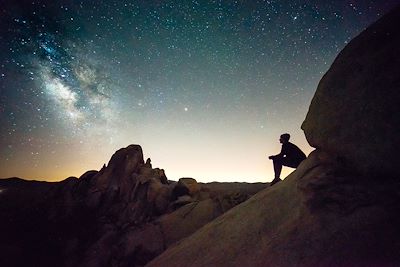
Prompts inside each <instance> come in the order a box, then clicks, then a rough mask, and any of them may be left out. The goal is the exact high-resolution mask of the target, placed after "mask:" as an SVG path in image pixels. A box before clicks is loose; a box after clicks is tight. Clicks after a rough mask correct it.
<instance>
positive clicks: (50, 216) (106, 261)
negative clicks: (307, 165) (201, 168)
mask: <svg viewBox="0 0 400 267" xmlns="http://www.w3.org/2000/svg"><path fill="white" fill-rule="evenodd" d="M265 186H266V184H245V183H243V184H240V186H238V185H237V184H234V186H233V187H231V186H230V184H229V183H221V184H219V183H212V184H199V183H197V181H196V180H195V179H192V178H182V179H180V180H179V181H178V182H173V181H168V179H167V177H166V175H165V172H164V170H162V169H158V168H154V169H153V168H152V165H151V160H150V159H148V160H146V162H144V161H143V152H142V148H141V147H140V146H139V145H130V146H128V147H126V148H122V149H120V150H118V151H117V152H115V154H114V155H113V156H112V157H111V159H110V161H109V163H108V164H107V165H104V166H103V168H102V169H101V170H100V171H95V170H93V171H87V172H86V173H84V174H83V175H82V176H81V177H80V178H79V179H78V178H76V177H69V178H67V179H65V180H63V181H61V182H56V183H49V182H37V181H25V180H22V179H19V178H10V179H3V180H0V218H2V219H1V221H0V236H1V238H0V251H1V252H2V253H3V255H6V256H2V257H0V266H26V265H27V264H28V265H31V266H143V265H144V264H146V263H147V262H148V261H150V260H151V259H153V258H154V257H156V256H157V255H159V254H160V253H162V252H163V251H164V250H165V249H167V248H168V247H169V246H171V245H172V244H174V243H175V242H177V241H179V240H181V239H182V238H184V237H186V236H188V235H190V234H192V233H194V232H195V231H196V230H197V229H199V228H200V227H202V226H203V225H205V224H207V223H208V222H210V221H211V220H213V219H214V218H216V217H218V216H219V215H221V214H222V213H224V212H225V211H227V210H229V209H230V208H232V207H233V206H235V205H237V204H239V203H241V202H243V201H245V200H247V199H248V198H249V197H250V196H251V195H253V194H255V193H256V192H258V191H260V190H261V189H263V188H265ZM214 188H216V189H215V190H214ZM178 192H179V193H178ZM238 196H239V197H238Z"/></svg>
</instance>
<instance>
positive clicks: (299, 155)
mask: <svg viewBox="0 0 400 267" xmlns="http://www.w3.org/2000/svg"><path fill="white" fill-rule="evenodd" d="M282 151H283V152H284V156H285V157H286V158H287V160H288V161H289V162H291V163H293V164H291V165H294V166H293V167H292V166H288V167H292V168H296V167H297V166H298V165H299V164H300V162H302V161H303V160H305V159H306V154H304V153H303V151H301V150H300V148H298V146H296V145H295V144H293V143H291V142H287V143H283V144H282Z"/></svg>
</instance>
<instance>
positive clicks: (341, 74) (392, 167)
mask: <svg viewBox="0 0 400 267" xmlns="http://www.w3.org/2000/svg"><path fill="white" fill-rule="evenodd" d="M398 25H400V15H399V8H397V10H394V11H392V12H391V13H390V14H388V15H386V16H384V17H383V18H382V19H380V20H379V21H377V22H376V23H375V24H373V25H372V26H370V27H369V28H368V29H367V30H365V31H364V32H362V33H361V34H360V35H359V36H357V37H356V38H354V40H352V41H351V42H350V43H349V44H348V45H347V46H346V47H345V48H344V49H343V50H342V51H341V52H340V54H339V56H338V57H337V58H336V59H335V61H334V63H333V64H332V66H331V68H330V69H329V70H328V72H327V73H326V74H325V75H324V77H323V78H322V79H321V81H320V83H319V85H318V88H317V91H316V93H315V95H314V98H313V100H312V102H311V105H310V108H309V111H308V114H307V117H306V119H305V121H304V122H303V125H302V129H303V130H304V133H305V135H306V138H307V140H308V142H309V143H310V145H311V146H313V147H315V148H321V149H324V150H326V151H329V152H330V153H332V154H336V155H337V156H339V157H341V158H342V159H343V160H344V161H345V163H346V164H347V165H348V166H351V168H353V169H354V170H357V171H360V172H362V173H363V174H365V175H368V176H371V175H374V174H376V175H381V174H382V175H387V176H397V177H398V176H399V174H400V168H398V166H399V165H400V157H399V156H398V154H399V151H400V142H399V141H398V138H399V137H398V135H399V132H400V116H399V114H400V70H399V66H400V51H399V47H400V28H399V27H398Z"/></svg>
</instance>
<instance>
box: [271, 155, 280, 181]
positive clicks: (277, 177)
mask: <svg viewBox="0 0 400 267" xmlns="http://www.w3.org/2000/svg"><path fill="white" fill-rule="evenodd" d="M273 163H274V172H275V178H274V180H272V182H271V183H270V185H271V186H272V185H274V184H276V183H277V182H280V181H281V179H280V176H281V171H282V158H274V159H273Z"/></svg>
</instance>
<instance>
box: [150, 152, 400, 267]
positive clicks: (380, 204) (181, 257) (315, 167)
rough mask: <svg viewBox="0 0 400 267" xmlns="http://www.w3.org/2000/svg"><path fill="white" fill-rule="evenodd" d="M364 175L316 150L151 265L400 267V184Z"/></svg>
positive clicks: (173, 246) (174, 245)
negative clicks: (384, 182) (368, 179)
mask: <svg viewBox="0 0 400 267" xmlns="http://www.w3.org/2000/svg"><path fill="white" fill-rule="evenodd" d="M359 178H360V177H358V176H354V175H353V174H352V173H348V172H347V171H346V170H344V169H342V163H341V161H340V160H338V159H337V157H335V156H331V155H329V154H328V153H325V152H323V151H320V150H316V151H314V152H313V153H311V155H310V156H309V157H308V158H307V159H306V160H304V161H303V162H302V163H301V164H300V166H299V167H298V168H297V170H296V171H295V172H293V173H292V174H290V175H289V176H288V177H287V178H286V179H285V180H284V181H282V182H280V183H278V184H276V185H274V186H273V187H270V188H267V189H265V190H263V191H261V192H259V193H257V194H256V195H255V196H253V197H252V198H250V199H249V200H247V201H245V202H242V203H241V204H239V205H237V206H235V207H234V208H232V209H230V210H229V211H227V212H225V213H224V214H222V215H221V216H219V217H218V218H216V219H215V220H213V221H211V222H210V223H208V224H206V225H205V226H203V227H202V228H200V229H199V230H197V231H196V232H195V233H194V234H192V235H190V236H188V237H186V238H185V239H181V241H179V242H177V243H174V244H173V245H172V246H170V247H169V248H168V249H167V250H166V251H165V252H164V253H162V254H161V255H160V256H158V257H157V258H155V259H154V260H153V261H151V262H150V263H148V264H147V265H146V266H147V267H158V266H187V267H199V266H219V267H225V266H226V267H233V266H237V267H241V266H260V267H261V266H275V267H290V266H299V267H310V266H320V267H325V266H332V267H341V266H359V267H361V266H385V267H386V266H387V267H388V266H400V254H399V253H398V251H400V230H399V229H398V225H399V224H400V215H399V214H400V196H399V194H398V192H399V189H400V188H399V187H400V185H399V183H397V182H396V181H395V180H391V181H390V184H388V185H384V184H382V183H380V181H377V180H370V181H368V184H367V183H365V181H364V180H362V179H359ZM185 207H186V206H185ZM188 208H189V207H188ZM174 225H175V224H174Z"/></svg>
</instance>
